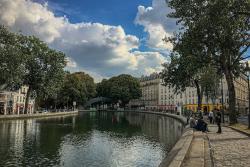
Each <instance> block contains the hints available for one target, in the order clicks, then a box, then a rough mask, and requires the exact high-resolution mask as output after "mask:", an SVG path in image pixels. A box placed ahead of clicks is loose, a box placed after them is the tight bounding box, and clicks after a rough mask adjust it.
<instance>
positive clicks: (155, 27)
mask: <svg viewBox="0 0 250 167" xmlns="http://www.w3.org/2000/svg"><path fill="white" fill-rule="evenodd" d="M170 12H171V9H170V8H169V7H168V6H167V3H166V1H165V0H153V1H152V7H144V6H139V7H138V12H137V16H136V19H135V23H136V24H138V25H142V26H143V27H144V31H145V32H147V33H148V38H147V44H148V46H149V47H151V48H154V49H156V50H165V49H169V50H171V49H172V47H173V46H172V44H171V43H165V42H164V41H163V40H162V39H163V38H165V37H169V36H171V34H172V32H173V31H174V30H175V29H176V24H175V21H174V20H173V19H169V18H167V14H169V13H170Z"/></svg>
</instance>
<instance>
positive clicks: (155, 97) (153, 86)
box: [140, 73, 248, 113]
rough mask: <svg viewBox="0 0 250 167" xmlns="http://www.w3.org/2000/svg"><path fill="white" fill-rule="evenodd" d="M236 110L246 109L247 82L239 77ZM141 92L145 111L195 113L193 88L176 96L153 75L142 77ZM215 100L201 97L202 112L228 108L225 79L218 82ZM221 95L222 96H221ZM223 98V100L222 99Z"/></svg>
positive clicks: (195, 99) (243, 77) (194, 91)
mask: <svg viewBox="0 0 250 167" xmlns="http://www.w3.org/2000/svg"><path fill="white" fill-rule="evenodd" d="M234 84H235V92H236V109H237V110H238V111H239V112H240V113H246V112H247V108H248V80H247V77H246V76H244V75H241V76H240V77H239V78H237V79H235V81H234ZM140 85H141V90H142V98H141V100H142V103H144V105H145V108H146V109H157V110H175V111H176V110H177V109H178V108H179V107H181V108H185V109H188V110H192V111H197V107H198V99H197V91H196V88H195V87H187V88H186V90H185V91H184V92H182V93H179V94H176V93H175V92H174V89H173V88H172V87H170V86H164V85H163V82H162V79H161V77H160V75H159V74H157V73H153V74H151V75H150V76H147V77H142V78H141V80H140ZM218 90H219V92H218V95H217V98H216V99H213V100H212V99H210V98H207V97H205V96H203V99H202V110H203V111H207V112H208V111H211V110H213V109H214V108H217V109H221V108H222V107H224V108H225V109H227V108H228V106H229V105H228V102H229V100H228V99H229V93H228V88H227V82H226V80H225V78H223V79H222V80H221V81H220V88H219V89H218ZM222 95H223V96H222ZM222 97H223V98H222Z"/></svg>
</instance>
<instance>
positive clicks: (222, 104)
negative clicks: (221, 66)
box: [221, 76, 225, 123]
mask: <svg viewBox="0 0 250 167" xmlns="http://www.w3.org/2000/svg"><path fill="white" fill-rule="evenodd" d="M222 79H223V76H222V78H221V107H222V122H223V123H225V119H224V93H223V82H222Z"/></svg>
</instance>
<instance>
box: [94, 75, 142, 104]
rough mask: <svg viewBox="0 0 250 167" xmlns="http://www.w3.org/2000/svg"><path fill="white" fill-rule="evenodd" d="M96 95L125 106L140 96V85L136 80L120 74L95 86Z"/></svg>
mask: <svg viewBox="0 0 250 167" xmlns="http://www.w3.org/2000/svg"><path fill="white" fill-rule="evenodd" d="M97 94H98V95H99V96H103V97H109V98H111V99H113V102H118V101H119V100H120V101H121V102H122V105H123V106H125V105H126V104H127V103H128V102H129V100H131V99H136V98H139V97H140V96H141V90H140V83H139V80H138V79H137V78H134V77H132V76H131V75H126V74H121V75H119V76H116V77H112V78H110V79H109V80H106V79H104V80H102V82H101V83H98V84H97Z"/></svg>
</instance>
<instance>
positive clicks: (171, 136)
mask: <svg viewBox="0 0 250 167" xmlns="http://www.w3.org/2000/svg"><path fill="white" fill-rule="evenodd" d="M182 130H183V127H182V124H181V123H180V122H179V121H177V120H175V119H173V118H170V117H166V116H162V115H155V114H145V113H135V112H115V113H114V112H113V113H112V112H85V113H83V112H82V113H79V115H75V116H67V117H65V116H64V117H54V118H42V119H25V120H6V121H1V122H0V166H6V167H7V166H18V167H19V166H32V167H33V166H65V167H85V166H86V167H89V166H91V167H126V166H127V167H156V166H158V165H159V164H160V163H161V161H162V160H163V158H164V157H165V156H166V155H167V154H168V152H169V151H170V150H171V148H172V147H173V146H174V144H175V143H176V142H177V140H178V139H179V137H180V136H181V134H182Z"/></svg>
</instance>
